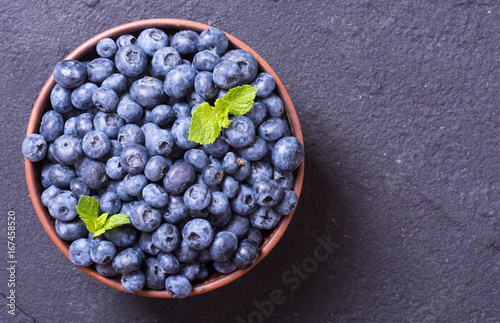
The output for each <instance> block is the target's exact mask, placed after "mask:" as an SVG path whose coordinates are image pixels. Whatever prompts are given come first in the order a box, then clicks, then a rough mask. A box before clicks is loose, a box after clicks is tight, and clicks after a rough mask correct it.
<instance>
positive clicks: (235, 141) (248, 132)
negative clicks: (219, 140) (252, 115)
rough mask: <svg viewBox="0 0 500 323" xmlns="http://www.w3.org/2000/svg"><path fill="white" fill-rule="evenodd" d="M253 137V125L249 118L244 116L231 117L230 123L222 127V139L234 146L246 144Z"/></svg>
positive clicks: (238, 146)
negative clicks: (224, 127)
mask: <svg viewBox="0 0 500 323" xmlns="http://www.w3.org/2000/svg"><path fill="white" fill-rule="evenodd" d="M254 137H255V126H254V124H253V122H252V120H250V119H249V118H247V117H245V116H233V117H231V124H230V125H229V127H228V128H226V129H224V139H226V142H227V143H228V144H229V145H230V146H231V147H234V148H241V147H245V146H248V145H249V144H250V143H251V142H252V141H253V139H254Z"/></svg>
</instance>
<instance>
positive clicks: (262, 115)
mask: <svg viewBox="0 0 500 323" xmlns="http://www.w3.org/2000/svg"><path fill="white" fill-rule="evenodd" d="M245 117H247V118H249V119H250V120H252V122H253V124H254V125H255V127H257V126H258V125H260V124H261V123H262V122H264V120H266V117H267V107H266V105H265V104H264V103H262V102H261V101H255V102H254V103H253V106H252V109H250V111H248V112H247V113H246V114H245Z"/></svg>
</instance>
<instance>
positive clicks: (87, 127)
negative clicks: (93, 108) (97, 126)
mask: <svg viewBox="0 0 500 323" xmlns="http://www.w3.org/2000/svg"><path fill="white" fill-rule="evenodd" d="M75 130H76V133H77V134H78V136H80V138H83V137H84V136H85V134H86V133H87V132H89V131H91V130H94V115H93V114H91V113H82V114H81V115H80V116H78V117H77V119H76V121H75Z"/></svg>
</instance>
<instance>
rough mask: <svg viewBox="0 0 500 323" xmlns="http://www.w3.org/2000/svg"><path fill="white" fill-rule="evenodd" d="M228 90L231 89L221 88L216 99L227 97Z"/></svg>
mask: <svg viewBox="0 0 500 323" xmlns="http://www.w3.org/2000/svg"><path fill="white" fill-rule="evenodd" d="M228 92H229V90H226V89H219V93H218V94H217V97H216V99H220V98H223V97H225V96H226V94H227V93H228Z"/></svg>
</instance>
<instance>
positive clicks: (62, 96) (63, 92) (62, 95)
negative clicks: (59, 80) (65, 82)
mask: <svg viewBox="0 0 500 323" xmlns="http://www.w3.org/2000/svg"><path fill="white" fill-rule="evenodd" d="M50 103H51V104H52V108H53V109H54V110H55V111H56V112H57V113H68V112H70V111H71V110H73V105H72V104H71V90H70V89H66V88H64V87H62V86H60V85H59V84H56V85H55V86H54V88H53V89H52V92H50Z"/></svg>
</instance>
